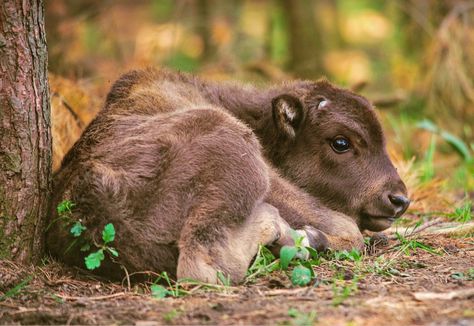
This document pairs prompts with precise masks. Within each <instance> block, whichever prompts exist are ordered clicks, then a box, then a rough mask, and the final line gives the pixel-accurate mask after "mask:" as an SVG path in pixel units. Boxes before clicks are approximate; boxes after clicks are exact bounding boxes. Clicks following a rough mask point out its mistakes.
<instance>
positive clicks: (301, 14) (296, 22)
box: [282, 0, 323, 78]
mask: <svg viewBox="0 0 474 326" xmlns="http://www.w3.org/2000/svg"><path fill="white" fill-rule="evenodd" d="M282 3H283V8H284V10H285V12H287V13H288V22H289V26H288V27H289V35H288V36H289V41H290V44H289V45H290V56H291V57H290V62H289V64H290V68H291V70H292V71H293V72H295V73H296V75H297V76H298V77H303V78H314V77H319V76H320V75H321V74H322V73H323V65H322V56H321V54H322V52H323V51H322V41H321V31H320V29H319V26H318V24H316V21H315V17H314V2H313V1H312V0H299V1H291V0H282Z"/></svg>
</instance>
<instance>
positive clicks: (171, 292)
mask: <svg viewBox="0 0 474 326" xmlns="http://www.w3.org/2000/svg"><path fill="white" fill-rule="evenodd" d="M160 281H164V282H165V283H166V284H167V285H168V288H166V287H164V286H163V285H161V284H158V283H159V282H160ZM174 283H175V284H174V286H173V283H172V281H171V279H170V278H169V276H168V273H166V272H162V273H161V274H160V276H159V277H158V278H157V279H156V280H155V282H154V283H153V284H152V285H151V286H150V289H151V296H152V297H153V298H155V299H163V298H165V297H169V296H171V297H175V298H177V297H180V296H183V295H186V294H188V291H186V290H184V289H183V288H182V286H181V285H180V282H174Z"/></svg>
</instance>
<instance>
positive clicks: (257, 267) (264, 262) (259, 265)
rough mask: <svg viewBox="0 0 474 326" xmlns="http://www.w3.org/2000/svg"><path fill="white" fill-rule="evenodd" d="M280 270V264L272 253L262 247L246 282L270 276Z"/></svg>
mask: <svg viewBox="0 0 474 326" xmlns="http://www.w3.org/2000/svg"><path fill="white" fill-rule="evenodd" d="M279 268H280V262H279V261H278V260H276V258H275V256H274V255H273V254H272V253H271V251H270V250H269V249H268V248H266V247H264V246H262V245H260V246H259V247H258V252H257V255H256V256H255V260H254V261H253V263H252V265H251V266H250V267H249V269H248V270H247V277H246V280H247V281H251V280H253V279H255V278H257V277H260V276H264V275H268V274H269V273H271V272H273V271H275V270H277V269H279Z"/></svg>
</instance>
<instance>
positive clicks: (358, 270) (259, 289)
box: [0, 234, 474, 326]
mask: <svg viewBox="0 0 474 326" xmlns="http://www.w3.org/2000/svg"><path fill="white" fill-rule="evenodd" d="M417 241H419V242H421V243H423V244H426V245H430V246H431V247H433V248H435V249H437V250H438V251H439V253H440V255H437V254H433V253H430V252H427V251H424V250H420V249H417V250H416V252H411V253H410V254H409V255H407V254H406V253H404V252H403V251H401V250H400V249H399V247H398V244H399V242H398V240H390V242H389V243H388V244H385V245H384V246H378V247H376V248H375V250H372V252H371V253H370V254H367V255H365V256H364V257H363V258H362V260H361V261H351V260H338V259H322V262H321V264H320V265H319V266H315V267H314V271H315V273H316V280H315V281H313V282H312V283H311V285H310V286H307V287H296V286H293V285H292V284H291V282H290V280H289V278H288V276H287V274H286V273H285V272H283V271H275V272H273V273H270V274H268V275H264V276H262V277H259V278H256V279H255V280H253V281H252V282H249V284H246V285H242V286H238V287H229V286H228V287H225V286H221V287H218V288H214V289H211V288H208V287H206V286H203V285H198V286H196V285H193V286H191V285H189V286H188V287H186V286H185V288H186V289H187V290H188V291H189V292H190V294H187V295H185V296H180V297H177V298H175V297H167V298H165V299H154V298H152V297H151V295H150V289H149V284H146V283H140V284H135V285H134V284H132V285H131V287H129V286H127V282H124V284H118V283H110V282H103V281H100V280H97V279H93V278H92V277H91V276H88V275H86V274H84V273H83V272H81V271H79V270H75V269H71V268H67V267H64V266H62V265H60V264H58V263H56V262H51V261H48V262H45V263H44V264H43V266H38V267H30V268H26V267H22V266H17V265H15V264H13V263H11V262H8V261H0V323H1V324H136V325H146V326H148V325H156V324H203V325H206V324H253V325H261V324H266V325H309V324H316V323H317V324H318V325H332V326H334V325H377V326H378V325H474V275H473V274H474V269H473V268H474V238H473V237H467V238H466V237H464V238H452V237H448V236H446V235H433V234H429V235H421V236H419V237H418V238H417ZM356 279H357V280H356ZM420 292H428V294H426V293H424V294H423V293H421V294H420Z"/></svg>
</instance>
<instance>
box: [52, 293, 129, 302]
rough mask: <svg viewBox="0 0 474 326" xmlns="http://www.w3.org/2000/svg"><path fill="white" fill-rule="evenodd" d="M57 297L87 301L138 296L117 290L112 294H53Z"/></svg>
mask: <svg viewBox="0 0 474 326" xmlns="http://www.w3.org/2000/svg"><path fill="white" fill-rule="evenodd" d="M55 295H56V296H57V297H58V298H61V299H64V300H73V301H76V300H89V301H97V300H106V299H111V298H118V297H123V296H126V295H133V296H135V295H136V296H138V294H136V293H130V292H118V293H113V294H108V295H99V296H95V297H74V296H68V295H62V294H55Z"/></svg>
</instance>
